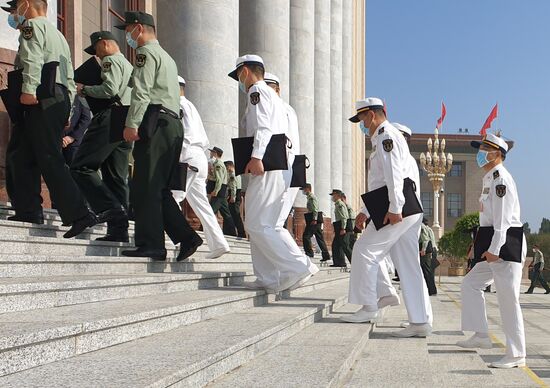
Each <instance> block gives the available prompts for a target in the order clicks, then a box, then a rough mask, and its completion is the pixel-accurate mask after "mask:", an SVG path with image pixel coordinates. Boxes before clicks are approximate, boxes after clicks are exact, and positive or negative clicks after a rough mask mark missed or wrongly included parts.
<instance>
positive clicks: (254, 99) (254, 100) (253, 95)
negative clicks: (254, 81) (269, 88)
mask: <svg viewBox="0 0 550 388" xmlns="http://www.w3.org/2000/svg"><path fill="white" fill-rule="evenodd" d="M259 102H260V93H258V92H254V93H251V94H250V103H251V104H252V105H257V104H258V103H259Z"/></svg>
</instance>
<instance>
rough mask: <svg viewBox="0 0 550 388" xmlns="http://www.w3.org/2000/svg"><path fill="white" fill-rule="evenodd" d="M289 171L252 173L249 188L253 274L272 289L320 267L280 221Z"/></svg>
mask: <svg viewBox="0 0 550 388" xmlns="http://www.w3.org/2000/svg"><path fill="white" fill-rule="evenodd" d="M287 174H292V170H291V169H289V170H288V171H267V172H265V173H264V174H263V175H262V176H250V178H249V182H248V187H247V190H246V201H245V214H246V218H245V222H244V225H245V229H246V231H247V232H248V234H249V237H250V248H251V254H252V264H253V267H254V274H255V275H256V277H257V278H258V281H259V282H260V283H261V284H262V285H263V286H264V287H267V288H273V289H276V288H278V287H279V285H280V284H281V283H285V282H286V281H287V280H289V279H291V278H296V277H298V276H301V275H303V274H307V273H311V274H315V273H317V272H318V271H319V269H318V268H317V266H316V265H315V264H313V263H312V262H311V260H310V259H309V258H308V257H307V256H305V255H304V254H303V253H302V251H301V250H300V248H299V247H298V245H297V244H296V241H294V239H293V238H292V236H291V235H290V233H289V232H288V230H286V229H285V228H283V227H282V226H280V225H277V224H278V223H279V222H280V218H281V212H282V210H283V206H284V194H285V191H286V190H287V187H288V186H287V185H286V183H285V178H286V177H285V175H287Z"/></svg>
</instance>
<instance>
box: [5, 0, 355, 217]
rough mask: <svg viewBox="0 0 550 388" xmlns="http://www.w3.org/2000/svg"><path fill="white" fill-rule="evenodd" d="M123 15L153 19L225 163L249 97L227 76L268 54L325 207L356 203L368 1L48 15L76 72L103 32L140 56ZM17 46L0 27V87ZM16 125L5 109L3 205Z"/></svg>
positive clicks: (207, 2) (150, 1)
mask: <svg viewBox="0 0 550 388" xmlns="http://www.w3.org/2000/svg"><path fill="white" fill-rule="evenodd" d="M1 2H2V3H4V2H5V0H1ZM125 10H142V11H146V12H149V13H152V14H153V15H154V16H155V18H156V21H157V30H158V36H159V40H160V42H161V44H162V45H163V47H165V48H166V50H167V51H168V52H169V53H170V54H171V55H172V56H173V57H174V59H175V60H176V62H177V64H178V67H179V71H180V75H182V76H183V77H184V78H185V79H186V81H187V89H186V92H187V95H188V98H189V99H190V100H191V101H193V103H194V104H195V105H196V107H197V109H198V110H199V112H200V114H201V116H202V118H203V121H204V124H205V128H206V130H207V132H208V136H209V139H210V142H211V143H212V144H213V145H217V146H219V147H221V148H222V149H224V150H225V155H224V158H226V159H231V158H232V150H231V138H232V137H237V136H239V133H240V129H239V118H240V117H241V116H242V114H243V109H244V101H245V99H244V96H243V95H242V94H241V95H240V94H239V91H238V86H237V83H236V82H234V81H233V80H231V79H230V78H229V77H227V73H229V71H231V69H232V68H233V67H234V65H235V59H236V58H237V57H238V56H239V55H243V54H247V53H256V54H259V55H261V56H262V57H263V58H264V61H265V64H266V70H267V71H269V72H271V73H275V74H277V75H278V76H279V78H280V79H281V89H282V97H283V98H284V99H285V100H286V101H288V102H289V103H290V104H291V105H292V106H293V107H294V108H295V110H296V112H297V114H298V120H299V125H300V135H301V144H300V146H301V150H302V153H305V154H306V155H307V156H308V158H309V159H310V162H311V168H310V169H309V170H308V180H309V181H311V182H312V183H313V185H314V191H315V192H317V193H318V196H319V199H320V205H321V209H322V210H323V211H324V212H325V214H326V215H327V216H328V215H330V214H331V202H330V198H329V196H328V193H329V192H330V191H331V190H332V189H333V188H338V189H342V190H344V191H345V192H346V193H348V195H349V196H350V197H351V200H352V203H353V204H354V206H355V207H359V200H360V198H359V195H360V194H361V193H362V192H363V191H364V182H365V164H364V160H365V154H364V152H365V147H364V138H363V136H361V134H360V131H359V130H358V128H356V127H355V126H353V127H352V126H351V124H350V123H349V121H347V118H348V117H349V116H350V115H351V114H352V112H353V106H354V101H355V100H357V99H359V98H362V97H363V96H364V85H365V12H366V10H365V0H334V1H331V0H216V1H211V0H178V1H174V0H56V1H52V0H50V1H49V15H50V19H51V20H52V22H55V23H57V26H58V28H59V29H60V30H61V31H62V32H63V33H64V34H65V36H66V37H67V40H68V42H69V45H70V47H71V51H72V55H73V63H74V65H75V66H78V65H80V64H81V63H82V62H83V61H85V60H86V59H88V57H89V56H88V55H87V54H86V53H84V51H83V49H84V48H85V47H87V46H88V45H89V35H90V34H91V33H92V32H94V31H98V30H111V31H113V32H114V33H115V34H117V37H118V41H119V43H120V45H121V48H122V51H123V52H124V53H125V54H126V55H127V56H128V58H130V59H133V56H134V53H133V50H132V49H131V48H129V47H127V45H126V40H125V36H124V32H123V31H119V30H115V29H113V26H114V25H116V24H118V23H119V21H120V20H121V19H122V16H123V15H124V11H125ZM6 17H7V15H6ZM16 49H17V33H16V31H13V30H11V31H10V28H9V27H8V25H7V23H3V24H0V83H1V84H0V87H4V86H5V85H4V82H5V81H4V80H5V76H6V73H7V71H9V70H11V68H12V64H13V60H14V57H15V50H16ZM2 111H3V109H2ZM9 127H10V126H9V120H8V118H7V115H6V114H5V113H4V112H1V113H0V128H1V130H0V133H1V136H0V188H1V194H0V196H1V197H2V198H0V200H5V199H6V196H5V189H4V181H3V177H4V161H5V149H6V145H7V142H8V139H9ZM44 194H46V195H45V196H46V197H47V189H46V188H45V187H44ZM298 197H299V198H298V199H297V203H296V205H297V207H303V206H305V202H304V201H305V200H304V198H302V197H303V196H301V195H299V196H298Z"/></svg>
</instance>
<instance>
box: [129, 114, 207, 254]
mask: <svg viewBox="0 0 550 388" xmlns="http://www.w3.org/2000/svg"><path fill="white" fill-rule="evenodd" d="M182 142H183V127H182V124H181V121H180V120H178V119H176V118H174V117H171V116H169V115H168V114H166V113H160V116H159V120H158V123H157V130H156V132H155V133H154V134H153V136H152V137H151V138H150V139H141V140H139V141H137V142H136V143H135V145H134V151H133V156H134V176H133V179H132V182H131V184H130V202H131V203H132V206H133V208H134V218H135V225H136V226H135V227H136V232H135V239H136V246H137V247H142V248H145V249H163V248H164V231H166V233H167V234H168V236H169V237H170V239H171V240H172V241H173V242H174V244H178V243H181V242H186V241H190V240H191V239H192V238H193V237H195V236H196V235H197V234H196V232H195V231H194V230H193V229H192V228H191V226H190V225H189V223H188V222H187V220H186V219H185V217H184V216H183V214H182V212H181V210H180V208H179V206H178V204H177V203H176V201H175V200H174V197H173V196H172V193H171V191H170V190H169V183H170V177H171V174H172V173H173V171H174V170H175V167H176V163H178V161H179V157H180V151H181V145H182Z"/></svg>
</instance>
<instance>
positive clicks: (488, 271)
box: [399, 242, 526, 357]
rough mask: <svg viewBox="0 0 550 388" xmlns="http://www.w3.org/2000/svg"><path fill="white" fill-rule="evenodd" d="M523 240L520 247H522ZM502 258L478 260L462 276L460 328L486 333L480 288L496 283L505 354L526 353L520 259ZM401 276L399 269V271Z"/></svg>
mask: <svg viewBox="0 0 550 388" xmlns="http://www.w3.org/2000/svg"><path fill="white" fill-rule="evenodd" d="M525 246H526V243H525V242H524V244H523V247H524V251H526V250H525ZM524 260H525V254H524V255H523V259H522V262H521V263H515V262H511V261H504V260H502V259H499V260H498V261H496V262H493V263H488V262H486V261H483V262H481V263H477V264H476V265H475V266H474V268H472V270H471V271H470V272H468V274H467V275H466V276H465V277H464V280H463V281H462V286H461V288H460V294H461V298H462V330H463V331H475V332H476V333H484V334H487V333H489V326H488V324H487V312H486V311H485V293H484V292H483V290H484V289H485V288H486V287H487V286H489V285H490V284H492V283H493V281H494V283H495V285H496V287H497V289H498V291H497V299H498V306H499V309H500V318H501V320H502V330H503V331H504V334H505V335H506V354H507V355H508V356H511V357H525V354H526V353H525V330H524V327H523V314H522V313H521V306H520V304H519V294H520V286H521V277H522V273H523V263H524ZM399 275H400V276H401V273H399Z"/></svg>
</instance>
